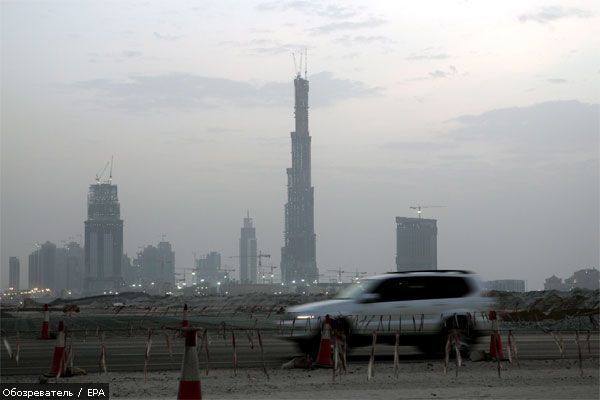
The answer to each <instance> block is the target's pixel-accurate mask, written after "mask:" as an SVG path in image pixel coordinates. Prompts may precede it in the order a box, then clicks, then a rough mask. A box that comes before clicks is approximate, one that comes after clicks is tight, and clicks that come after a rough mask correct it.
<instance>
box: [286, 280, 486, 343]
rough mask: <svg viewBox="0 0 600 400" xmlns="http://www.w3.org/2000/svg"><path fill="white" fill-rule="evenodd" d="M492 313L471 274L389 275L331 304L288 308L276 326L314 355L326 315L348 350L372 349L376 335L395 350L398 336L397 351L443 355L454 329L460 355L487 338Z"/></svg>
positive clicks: (356, 286) (365, 283)
mask: <svg viewBox="0 0 600 400" xmlns="http://www.w3.org/2000/svg"><path fill="white" fill-rule="evenodd" d="M491 307H492V302H491V299H490V298H488V297H484V296H483V295H482V291H481V286H480V283H479V279H478V278H477V276H476V275H475V274H473V273H471V272H468V271H459V270H431V271H407V272H392V273H388V274H385V275H378V276H373V277H370V278H366V279H363V280H362V281H360V282H358V283H355V284H352V285H350V286H349V287H347V288H346V289H344V290H342V291H341V292H340V293H339V294H338V295H337V296H336V297H335V298H334V299H331V300H325V301H319V302H315V303H308V304H303V305H299V306H294V307H290V308H289V309H288V310H287V313H286V314H285V316H284V320H283V322H280V323H282V325H283V331H282V334H281V337H283V338H285V339H288V340H292V341H294V342H296V343H297V344H298V346H299V347H300V350H302V351H303V352H304V353H306V354H311V355H315V354H316V353H317V351H318V347H319V343H320V334H321V327H322V323H323V321H324V317H325V315H327V314H329V315H330V317H331V318H333V319H334V325H335V326H334V327H333V328H334V329H337V330H338V331H341V332H343V333H345V334H346V337H347V343H348V346H349V347H360V346H368V345H370V344H371V343H372V334H373V331H375V330H377V335H378V336H377V338H378V340H377V342H378V343H388V344H394V343H395V339H396V333H397V332H400V345H404V346H406V345H412V346H417V347H418V348H419V349H420V350H421V351H422V352H424V353H428V354H432V355H433V354H439V353H441V352H442V350H443V348H444V345H445V343H446V338H447V336H448V333H449V332H450V330H452V329H458V330H460V332H461V341H462V344H461V349H462V351H465V352H468V348H469V345H470V344H472V343H474V342H475V341H476V339H477V337H478V336H482V335H485V334H489V332H490V323H489V321H488V320H487V312H488V311H489V310H490V309H491ZM292 326H293V327H294V328H293V329H292Z"/></svg>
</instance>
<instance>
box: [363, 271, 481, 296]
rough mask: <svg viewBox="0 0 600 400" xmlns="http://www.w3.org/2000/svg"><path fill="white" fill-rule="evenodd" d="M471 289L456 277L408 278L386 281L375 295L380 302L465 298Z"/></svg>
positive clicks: (375, 291) (378, 287)
mask: <svg viewBox="0 0 600 400" xmlns="http://www.w3.org/2000/svg"><path fill="white" fill-rule="evenodd" d="M469 291H470V288H469V286H468V284H467V282H466V281H465V280H464V279H463V278H461V277H456V276H406V277H400V278H391V279H386V280H385V281H383V282H381V284H379V285H378V286H377V287H376V288H375V290H374V291H373V293H377V294H379V296H380V298H379V301H380V302H385V301H410V300H428V299H449V298H458V297H463V296H465V295H466V294H468V293H469Z"/></svg>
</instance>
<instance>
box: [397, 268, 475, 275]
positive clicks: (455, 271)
mask: <svg viewBox="0 0 600 400" xmlns="http://www.w3.org/2000/svg"><path fill="white" fill-rule="evenodd" d="M418 272H439V273H458V274H473V273H474V272H473V271H467V270H465V269H415V270H411V271H390V272H387V273H388V274H411V273H418Z"/></svg>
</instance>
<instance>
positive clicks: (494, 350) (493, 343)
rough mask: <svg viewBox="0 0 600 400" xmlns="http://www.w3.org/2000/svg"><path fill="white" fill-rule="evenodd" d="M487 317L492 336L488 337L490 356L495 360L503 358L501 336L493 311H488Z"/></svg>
mask: <svg viewBox="0 0 600 400" xmlns="http://www.w3.org/2000/svg"><path fill="white" fill-rule="evenodd" d="M489 319H490V321H492V336H491V337H490V357H492V358H495V359H497V360H503V359H504V352H503V351H502V338H501V337H500V333H499V332H498V322H497V316H496V312H495V311H490V314H489Z"/></svg>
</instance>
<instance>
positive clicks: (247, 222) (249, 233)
mask: <svg viewBox="0 0 600 400" xmlns="http://www.w3.org/2000/svg"><path fill="white" fill-rule="evenodd" d="M239 257H240V282H241V283H256V281H257V277H258V273H257V270H256V267H257V261H258V259H257V256H256V229H255V228H254V226H252V218H250V212H248V214H247V216H246V218H244V226H242V229H241V232H240V256H239Z"/></svg>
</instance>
